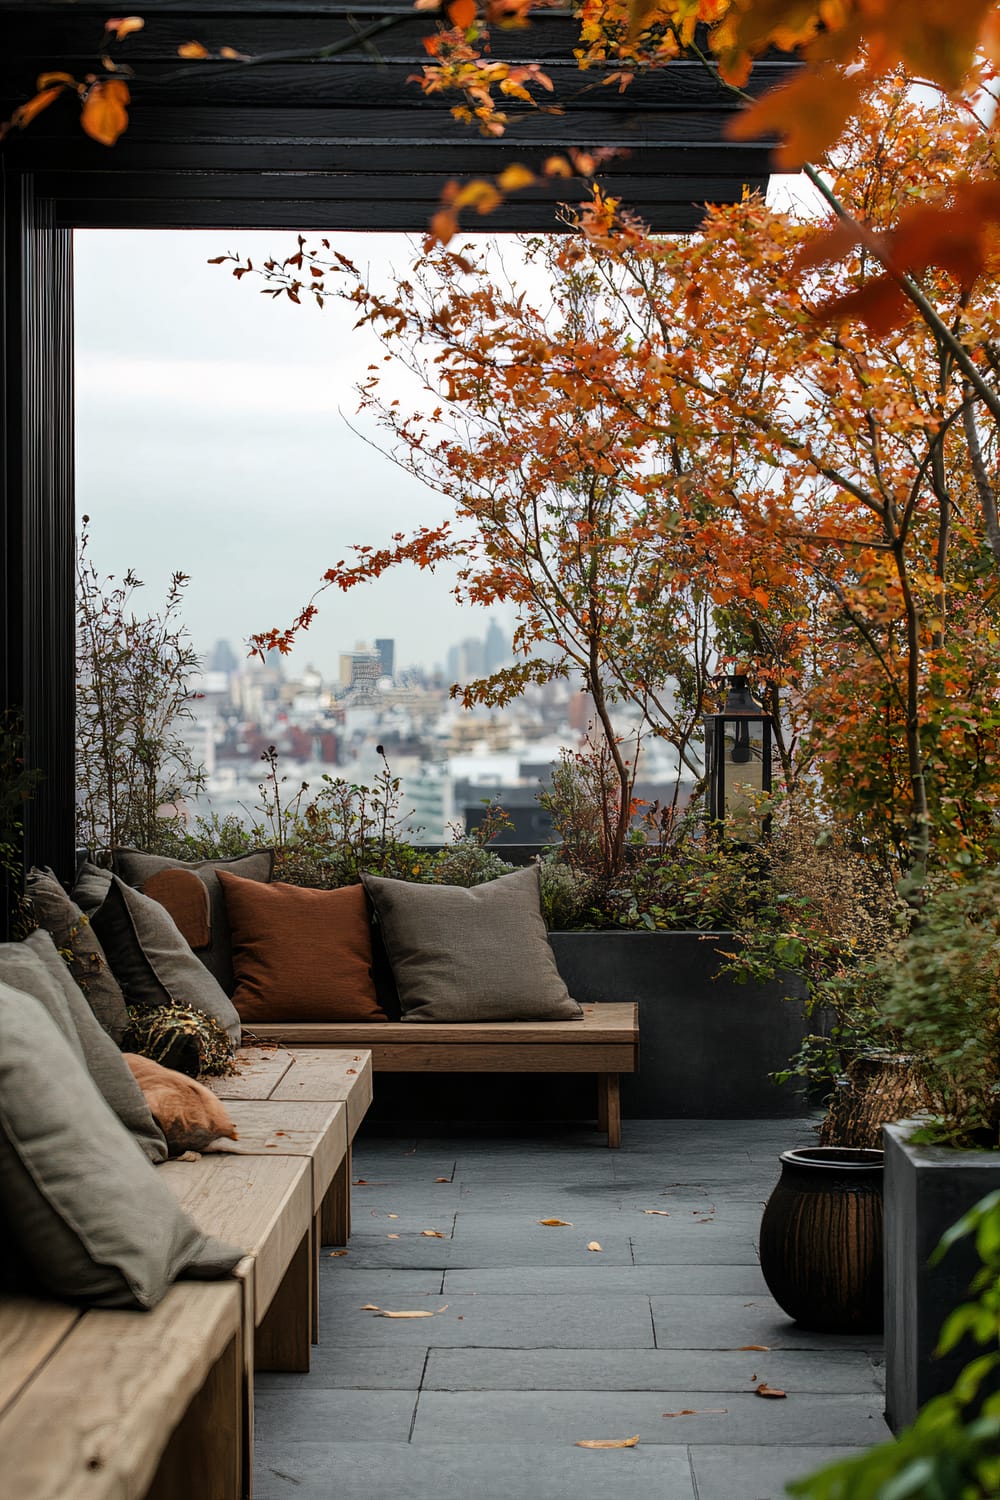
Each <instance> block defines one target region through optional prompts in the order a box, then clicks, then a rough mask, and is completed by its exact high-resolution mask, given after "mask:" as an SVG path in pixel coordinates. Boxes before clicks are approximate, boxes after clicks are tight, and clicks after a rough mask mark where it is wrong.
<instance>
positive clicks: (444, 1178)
mask: <svg viewBox="0 0 1000 1500" xmlns="http://www.w3.org/2000/svg"><path fill="white" fill-rule="evenodd" d="M434 1181H435V1182H450V1181H451V1178H450V1177H435V1179H434Z"/></svg>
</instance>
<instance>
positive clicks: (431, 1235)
mask: <svg viewBox="0 0 1000 1500" xmlns="http://www.w3.org/2000/svg"><path fill="white" fill-rule="evenodd" d="M420 1233H421V1234H422V1235H423V1237H424V1239H425V1240H443V1239H444V1235H443V1234H442V1233H441V1231H440V1229H421V1231H420Z"/></svg>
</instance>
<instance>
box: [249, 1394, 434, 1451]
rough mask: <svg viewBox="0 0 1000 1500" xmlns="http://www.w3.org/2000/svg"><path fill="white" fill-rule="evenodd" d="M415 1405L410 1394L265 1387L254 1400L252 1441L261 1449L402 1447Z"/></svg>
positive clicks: (408, 1431)
mask: <svg viewBox="0 0 1000 1500" xmlns="http://www.w3.org/2000/svg"><path fill="white" fill-rule="evenodd" d="M416 1400H417V1397H416V1393H415V1392H414V1391H401V1390H388V1391H386V1390H381V1391H370V1390H337V1389H331V1388H327V1389H325V1390H316V1389H314V1388H312V1387H311V1386H310V1388H309V1389H308V1390H306V1389H303V1388H301V1387H299V1388H297V1389H296V1388H295V1387H293V1386H291V1385H288V1386H282V1387H281V1388H280V1389H278V1388H277V1387H275V1386H268V1387H266V1388H262V1389H261V1391H260V1393H259V1394H257V1393H256V1392H255V1394H254V1428H255V1432H254V1436H255V1438H256V1441H257V1442H260V1443H271V1442H278V1441H280V1442H281V1443H282V1444H285V1443H288V1444H293V1443H308V1442H316V1441H317V1439H319V1440H325V1441H327V1442H333V1441H334V1440H335V1439H336V1440H337V1441H339V1442H348V1443H379V1442H381V1443H405V1442H406V1440H407V1437H408V1436H409V1433H410V1426H411V1423H412V1421H413V1409H414V1406H415V1404H416Z"/></svg>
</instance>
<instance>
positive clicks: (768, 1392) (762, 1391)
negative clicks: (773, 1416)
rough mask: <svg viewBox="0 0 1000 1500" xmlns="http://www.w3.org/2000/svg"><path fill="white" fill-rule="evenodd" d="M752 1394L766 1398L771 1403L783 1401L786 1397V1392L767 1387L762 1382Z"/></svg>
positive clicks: (771, 1386) (774, 1387) (770, 1386)
mask: <svg viewBox="0 0 1000 1500" xmlns="http://www.w3.org/2000/svg"><path fill="white" fill-rule="evenodd" d="M754 1394H755V1395H757V1396H768V1397H769V1398H770V1399H771V1400H772V1401H783V1400H784V1399H785V1397H786V1396H787V1395H788V1392H787V1391H779V1390H778V1388H777V1387H776V1386H773V1385H767V1384H766V1382H765V1381H763V1380H762V1381H761V1383H760V1385H759V1386H758V1387H757V1389H756V1391H755V1392H754Z"/></svg>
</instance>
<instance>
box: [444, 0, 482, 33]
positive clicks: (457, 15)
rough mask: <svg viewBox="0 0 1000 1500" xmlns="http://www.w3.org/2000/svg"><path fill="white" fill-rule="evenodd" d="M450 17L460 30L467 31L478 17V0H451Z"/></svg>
mask: <svg viewBox="0 0 1000 1500" xmlns="http://www.w3.org/2000/svg"><path fill="white" fill-rule="evenodd" d="M448 19H449V21H450V22H451V24H452V25H453V26H457V27H458V28H459V30H460V31H467V30H468V28H469V27H470V26H471V25H472V23H473V21H474V20H475V19H476V0H451V4H450V5H449V6H448Z"/></svg>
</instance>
